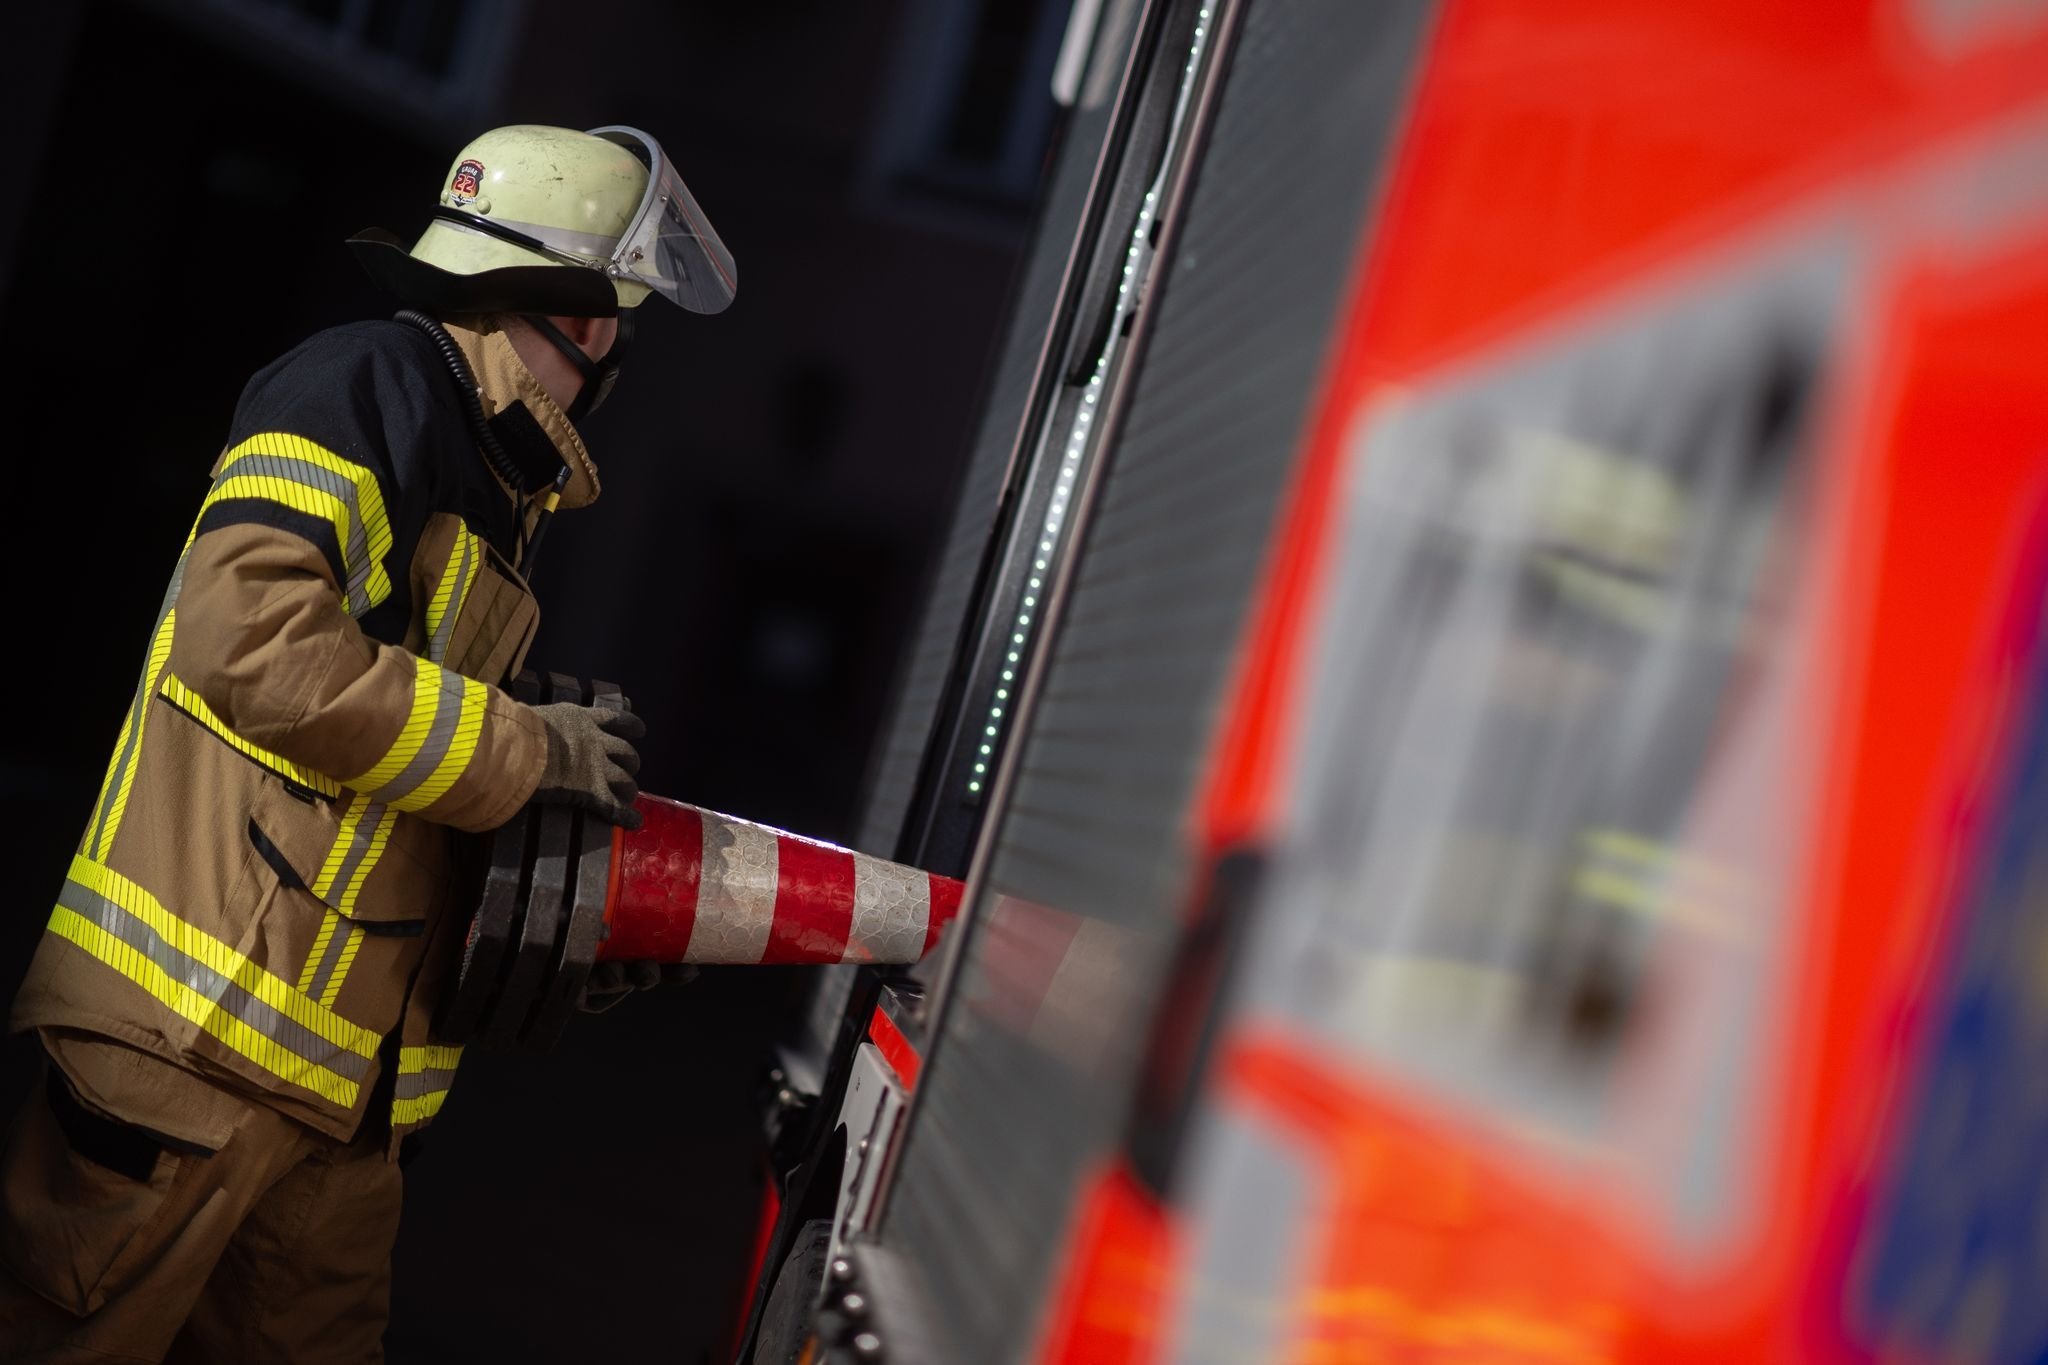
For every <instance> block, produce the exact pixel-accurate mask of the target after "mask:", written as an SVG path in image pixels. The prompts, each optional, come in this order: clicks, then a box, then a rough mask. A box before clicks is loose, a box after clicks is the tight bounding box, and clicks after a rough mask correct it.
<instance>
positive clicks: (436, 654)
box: [427, 526, 474, 663]
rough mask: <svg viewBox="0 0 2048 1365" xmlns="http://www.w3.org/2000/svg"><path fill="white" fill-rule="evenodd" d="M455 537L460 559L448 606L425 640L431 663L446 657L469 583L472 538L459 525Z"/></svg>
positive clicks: (449, 593)
mask: <svg viewBox="0 0 2048 1365" xmlns="http://www.w3.org/2000/svg"><path fill="white" fill-rule="evenodd" d="M455 538H456V539H457V540H458V541H459V542H461V545H462V560H461V562H460V563H459V564H458V565H457V566H456V569H455V581H454V582H452V583H450V584H449V585H448V607H447V609H446V610H445V611H443V612H442V613H441V620H440V622H439V623H438V624H436V625H435V627H434V638H433V639H431V640H429V641H427V658H428V660H429V661H430V662H433V663H440V662H441V661H442V660H444V659H446V658H447V657H448V637H449V636H451V635H453V634H454V633H455V618H456V617H457V616H460V615H461V614H462V599H463V589H464V587H465V586H467V584H468V583H469V559H470V555H471V553H472V552H473V549H474V547H473V546H472V544H471V539H472V538H471V536H470V534H469V532H468V531H467V530H465V529H464V528H462V527H459V526H458V527H457V528H456V529H455Z"/></svg>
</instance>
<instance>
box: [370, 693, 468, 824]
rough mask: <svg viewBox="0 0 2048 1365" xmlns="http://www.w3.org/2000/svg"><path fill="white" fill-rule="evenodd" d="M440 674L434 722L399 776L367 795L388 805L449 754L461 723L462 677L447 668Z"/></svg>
mask: <svg viewBox="0 0 2048 1365" xmlns="http://www.w3.org/2000/svg"><path fill="white" fill-rule="evenodd" d="M436 671H437V672H438V673H439V674H440V686H439V689H438V694H437V695H436V696H435V698H434V723H433V724H432V725H431V726H429V727H428V728H427V737H426V738H425V739H424V740H422V741H421V742H420V751H419V752H418V753H416V754H414V755H413V756H412V761H411V762H410V763H408V764H406V765H405V767H404V768H403V769H402V770H401V771H400V772H399V774H398V776H396V777H394V778H392V779H391V780H390V781H389V782H386V783H385V784H384V785H383V786H381V787H379V788H377V790H376V791H374V792H371V793H369V795H370V796H373V797H375V798H376V799H377V800H379V801H382V802H384V803H385V804H386V805H389V804H390V803H391V802H393V801H400V800H403V799H404V798H405V797H406V796H407V795H408V794H409V793H411V792H412V790H413V789H414V788H416V787H418V786H419V785H420V783H422V782H424V781H426V780H427V779H428V778H429V777H432V776H433V775H434V769H436V768H438V767H440V766H441V760H442V759H444V758H446V757H447V756H448V746H449V744H450V743H451V742H452V741H453V740H454V738H455V731H456V728H457V727H458V726H460V725H461V724H462V684H463V677H462V675H461V674H460V673H456V672H454V671H452V670H450V669H445V668H443V669H437V670H436Z"/></svg>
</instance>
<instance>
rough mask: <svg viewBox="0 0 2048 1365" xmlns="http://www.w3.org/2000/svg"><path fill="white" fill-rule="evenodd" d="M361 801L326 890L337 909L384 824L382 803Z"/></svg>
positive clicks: (314, 992)
mask: <svg viewBox="0 0 2048 1365" xmlns="http://www.w3.org/2000/svg"><path fill="white" fill-rule="evenodd" d="M362 800H363V802H364V805H363V809H362V813H361V814H360V815H359V816H358V817H357V819H356V828H355V832H354V833H353V834H351V835H350V836H349V842H348V852H347V853H346V854H345V855H344V856H343V857H342V860H341V869H340V870H339V871H338V872H336V873H335V874H334V880H333V881H332V882H331V883H329V885H328V888H327V894H328V896H329V897H330V898H331V901H330V903H331V904H333V905H334V906H335V907H336V908H337V909H339V908H340V903H341V902H342V901H345V900H347V899H348V893H349V890H350V887H351V885H352V884H353V883H354V882H355V879H356V868H357V867H358V866H360V865H361V863H362V861H363V859H364V857H365V856H367V855H368V853H369V851H370V845H371V843H372V842H374V841H375V840H376V838H377V829H378V827H379V826H380V825H382V824H383V823H384V805H383V803H382V802H379V801H371V800H370V799H369V798H368V797H364V798H362ZM313 994H314V995H315V996H318V995H319V994H320V988H319V987H317V986H316V987H314V988H313Z"/></svg>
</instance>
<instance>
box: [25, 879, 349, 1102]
mask: <svg viewBox="0 0 2048 1365" xmlns="http://www.w3.org/2000/svg"><path fill="white" fill-rule="evenodd" d="M50 930H51V932H52V933H54V934H56V935H57V936H59V937H61V938H63V939H66V940H67V941H69V942H71V943H73V944H76V945H77V946H78V947H80V948H81V949H83V950H85V951H86V952H88V953H90V954H91V955H92V956H93V957H95V958H97V959H99V960H100V961H101V962H102V963H104V964H106V965H107V966H109V967H111V968H113V969H114V970H115V971H116V972H118V973H120V974H121V975H122V976H123V977H125V978H127V979H128V980H129V981H132V982H133V983H135V984H136V985H137V986H140V987H141V988H142V989H144V990H146V991H148V992H149V993H150V994H151V995H152V996H154V997H155V998H156V999H157V1000H159V1001H160V1002H162V1003H163V1004H164V1005H165V1006H167V1007H168V1008H170V1009H171V1010H172V1011H174V1012H175V1013H177V1014H178V1015H179V1016H181V1017H182V1018H184V1019H187V1020H189V1021H191V1022H192V1023H193V1024H196V1025H197V1026H199V1027H200V1028H202V1029H204V1030H205V1031H206V1032H207V1033H209V1034H211V1035H213V1036H214V1037H215V1038H218V1039H219V1040H220V1041H221V1042H223V1043H225V1044H226V1045H227V1046H228V1047H229V1048H231V1049H233V1050H234V1051H235V1052H237V1053H240V1054H241V1055H242V1056H243V1057H245V1058H247V1059H248V1060H250V1061H252V1062H254V1063H255V1064H256V1065H257V1066H259V1067H261V1068H262V1069H263V1070H265V1071H268V1072H270V1073H271V1074H272V1075H274V1076H277V1077H279V1078H280V1079H282V1080H286V1081H289V1082H291V1083H292V1084H294V1085H300V1086H304V1087H305V1088H306V1089H308V1090H311V1091H313V1092H314V1093H316V1094H318V1095H320V1096H321V1097H322V1098H324V1099H328V1100H331V1101H332V1102H334V1103H336V1104H339V1105H342V1106H344V1107H353V1106H354V1104H355V1099H356V1095H357V1093H358V1091H359V1088H360V1082H361V1080H362V1079H363V1077H364V1076H366V1075H367V1074H368V1071H369V1068H370V1064H371V1060H372V1059H373V1058H374V1057H375V1055H376V1051H377V1044H378V1037H377V1035H376V1034H375V1033H373V1032H371V1031H370V1030H368V1029H365V1028H361V1027H359V1026H357V1025H355V1024H352V1023H350V1022H349V1021H348V1020H346V1019H343V1018H342V1017H341V1016H339V1015H337V1014H335V1013H333V1012H332V1011H331V1010H327V1009H323V1008H322V1007H321V1006H320V1005H318V1004H316V1003H315V1002H314V1001H312V1000H310V999H308V998H307V997H306V996H305V995H303V994H301V993H300V992H298V991H295V990H293V989H292V988H291V987H290V986H288V985H286V984H285V983H284V982H283V981H282V980H280V979H279V978H278V977H276V976H273V975H271V974H270V973H269V972H268V971H266V970H264V969H263V968H262V967H261V966H259V965H257V964H256V963H255V962H252V961H251V960H250V959H249V958H248V957H246V956H244V955H243V954H241V953H239V952H237V951H235V950H234V949H233V948H232V947H230V946H229V945H228V944H227V943H225V942H223V941H222V940H220V939H218V938H215V937H214V936H213V935H211V934H208V933H206V932H205V931H204V930H202V929H200V928H198V927H197V926H195V925H192V924H188V923H186V922H185V921H184V920H181V919H179V918H178V917H177V916H176V915H173V914H172V913H170V911H168V910H166V909H165V908H164V907H163V905H162V904H160V903H159V902H158V901H157V899H156V898H155V897H154V896H152V895H151V894H150V893H149V892H148V891H146V890H144V889H143V888H142V887H140V886H137V885H136V884H135V883H134V882H132V881H130V880H128V879H127V878H126V877H123V876H122V875H121V874H120V873H118V872H115V871H114V870H113V869H111V868H108V867H105V866H103V865H101V864H99V863H96V862H94V861H92V860H91V859H89V858H73V859H72V861H71V873H70V878H69V880H68V881H67V883H66V885H65V889H64V893H63V895H62V897H61V898H60V900H59V903H58V905H57V908H56V909H55V911H53V912H52V914H51V917H50Z"/></svg>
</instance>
